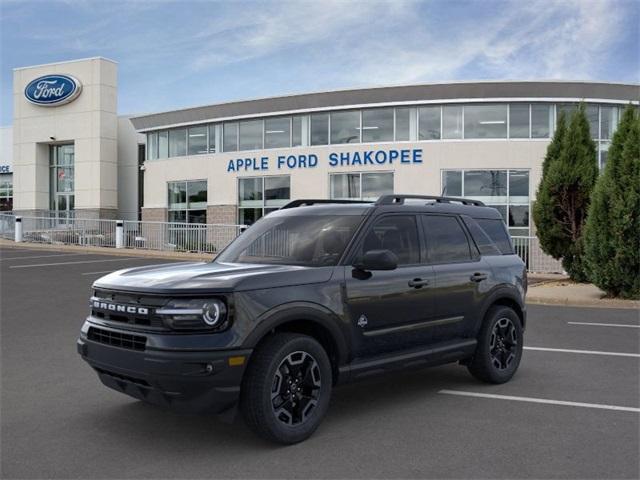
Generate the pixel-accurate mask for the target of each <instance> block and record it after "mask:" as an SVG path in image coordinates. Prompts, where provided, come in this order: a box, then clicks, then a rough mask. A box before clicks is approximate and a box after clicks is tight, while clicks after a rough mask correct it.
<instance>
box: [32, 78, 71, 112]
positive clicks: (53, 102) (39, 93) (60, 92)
mask: <svg viewBox="0 0 640 480" xmlns="http://www.w3.org/2000/svg"><path fill="white" fill-rule="evenodd" d="M81 91H82V84H81V83H80V81H79V80H78V79H77V78H74V77H72V76H71V75H45V76H44V77H38V78H36V79H35V80H32V81H31V82H29V84H28V85H27V86H26V87H25V89H24V96H25V97H26V99H27V100H29V101H30V102H31V103H33V104H35V105H41V106H44V107H57V106H58V105H64V104H65V103H69V102H72V101H73V100H75V99H76V98H77V97H78V95H80V92H81Z"/></svg>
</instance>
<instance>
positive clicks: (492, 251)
mask: <svg viewBox="0 0 640 480" xmlns="http://www.w3.org/2000/svg"><path fill="white" fill-rule="evenodd" d="M462 221H463V222H464V224H465V225H466V226H467V228H468V229H469V233H471V238H473V241H474V242H475V243H476V245H477V247H478V250H480V253H481V254H482V255H502V252H501V251H500V250H499V249H498V247H497V246H496V244H495V243H493V240H491V239H490V238H489V235H487V234H486V232H485V231H484V230H483V229H482V228H481V227H480V225H478V224H477V223H476V221H475V220H474V219H473V218H471V217H467V216H466V215H463V216H462ZM471 249H472V250H473V247H471Z"/></svg>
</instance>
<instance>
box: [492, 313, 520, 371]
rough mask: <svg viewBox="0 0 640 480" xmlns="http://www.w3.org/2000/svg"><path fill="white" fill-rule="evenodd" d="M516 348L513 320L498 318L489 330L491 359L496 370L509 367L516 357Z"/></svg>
mask: <svg viewBox="0 0 640 480" xmlns="http://www.w3.org/2000/svg"><path fill="white" fill-rule="evenodd" d="M517 349H518V334H517V332H516V327H515V325H514V324H513V322H512V321H511V320H510V319H508V318H506V317H503V318H500V319H499V320H498V321H497V322H496V323H495V325H494V326H493V331H492V332H491V344H490V352H491V361H492V363H493V365H494V366H495V367H496V368H497V369H498V370H506V369H507V368H509V366H510V365H511V363H512V362H513V360H514V359H515V358H516V354H517Z"/></svg>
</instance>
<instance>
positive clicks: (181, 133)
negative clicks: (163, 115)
mask: <svg viewBox="0 0 640 480" xmlns="http://www.w3.org/2000/svg"><path fill="white" fill-rule="evenodd" d="M186 154H187V129H186V128H176V129H174V130H169V156H170V157H181V156H184V155H186Z"/></svg>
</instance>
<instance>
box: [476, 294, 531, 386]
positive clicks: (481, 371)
mask: <svg viewBox="0 0 640 480" xmlns="http://www.w3.org/2000/svg"><path fill="white" fill-rule="evenodd" d="M522 346H523V337H522V324H521V322H520V317H518V314H517V313H516V312H514V311H513V310H512V309H511V308H509V307H504V306H501V305H497V306H494V307H491V308H490V309H489V311H488V312H487V314H486V315H485V319H484V322H483V324H482V327H481V329H480V333H479V334H478V346H477V347H476V352H475V353H474V355H473V358H472V359H471V361H470V363H469V365H468V366H467V368H468V370H469V372H470V373H471V375H473V376H474V377H475V378H477V379H478V380H482V381H483V382H487V383H505V382H508V381H509V380H510V379H511V377H513V375H514V374H515V373H516V370H517V369H518V365H520V360H521V359H522Z"/></svg>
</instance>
